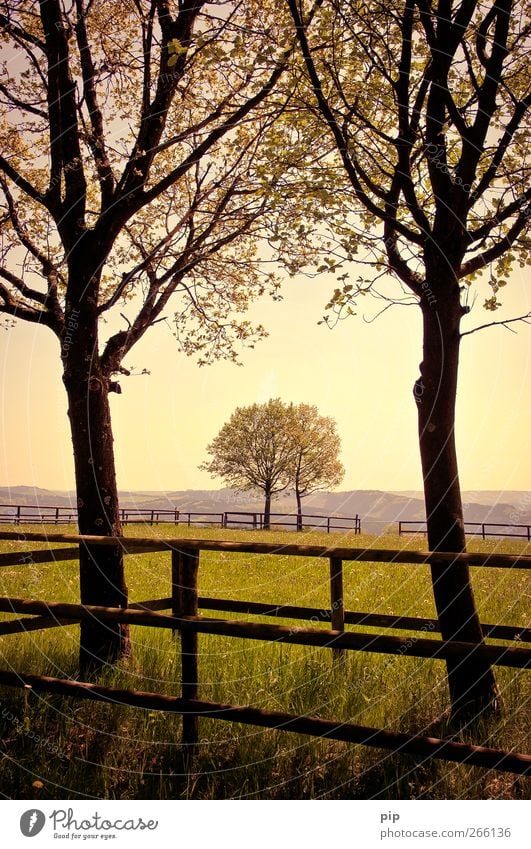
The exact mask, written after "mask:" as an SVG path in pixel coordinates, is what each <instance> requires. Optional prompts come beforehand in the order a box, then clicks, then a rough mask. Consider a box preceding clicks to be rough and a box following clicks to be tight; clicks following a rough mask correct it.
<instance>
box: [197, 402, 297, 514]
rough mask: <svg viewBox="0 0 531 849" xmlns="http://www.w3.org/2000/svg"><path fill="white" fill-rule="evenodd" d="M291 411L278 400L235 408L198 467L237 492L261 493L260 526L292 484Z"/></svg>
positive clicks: (292, 446)
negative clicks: (280, 494) (262, 504)
mask: <svg viewBox="0 0 531 849" xmlns="http://www.w3.org/2000/svg"><path fill="white" fill-rule="evenodd" d="M291 425H292V416H291V411H290V408H289V407H288V406H287V405H286V404H284V403H283V402H282V401H281V400H280V398H272V399H271V400H269V401H267V403H265V404H251V406H250V407H237V408H236V410H235V411H234V413H233V414H232V416H231V417H230V419H229V421H228V422H226V424H224V425H223V427H222V428H221V430H220V432H219V433H218V435H217V436H216V438H215V439H214V440H213V441H212V442H211V443H210V445H209V446H208V448H207V452H208V454H210V456H211V457H212V459H211V460H210V461H209V462H205V463H202V464H201V466H200V467H199V468H201V469H204V470H205V471H207V472H210V474H211V475H212V477H220V478H223V479H224V480H225V482H226V483H227V484H228V485H229V486H232V487H234V488H235V489H238V490H242V491H245V490H253V489H259V490H262V492H263V493H264V499H265V503H264V519H263V527H264V529H266V530H268V529H269V527H270V523H271V500H272V499H273V498H274V496H275V495H278V494H279V493H280V492H284V491H285V490H286V489H287V488H288V486H290V484H291V482H292V474H293V464H294V461H295V453H294V441H293V433H292V428H291Z"/></svg>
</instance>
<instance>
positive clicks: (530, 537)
mask: <svg viewBox="0 0 531 849" xmlns="http://www.w3.org/2000/svg"><path fill="white" fill-rule="evenodd" d="M408 525H415V526H416V527H413V528H410V527H408ZM469 528H477V530H469ZM489 528H517V529H518V530H522V533H512V534H509V533H504V532H500V531H491V530H489ZM464 531H465V534H466V535H467V536H474V537H479V536H480V537H481V538H482V539H486V538H487V537H504V538H505V539H513V538H514V539H526V540H527V541H528V542H531V525H515V524H512V523H511V522H464ZM427 533H428V528H427V525H426V520H425V519H424V520H423V519H400V521H399V522H398V535H399V536H402V535H404V534H425V535H426V534H427Z"/></svg>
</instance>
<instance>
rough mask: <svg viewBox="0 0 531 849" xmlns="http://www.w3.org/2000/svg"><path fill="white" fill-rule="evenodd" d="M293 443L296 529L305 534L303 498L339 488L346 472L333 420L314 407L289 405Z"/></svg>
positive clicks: (309, 405) (310, 405)
mask: <svg viewBox="0 0 531 849" xmlns="http://www.w3.org/2000/svg"><path fill="white" fill-rule="evenodd" d="M290 415H291V418H292V423H291V425H290V430H291V438H292V440H293V461H292V463H293V467H292V472H291V477H292V486H293V489H294V492H295V498H296V501H297V530H298V531H302V499H303V498H305V497H306V496H307V495H311V493H312V492H317V491H318V490H320V489H329V488H332V487H334V486H338V485H339V484H340V483H341V481H342V480H343V475H344V474H345V469H344V468H343V465H342V464H341V463H340V461H339V460H338V454H339V451H340V448H341V440H340V438H339V436H338V434H337V431H336V423H335V421H334V419H332V418H330V417H328V416H321V415H319V411H318V409H317V407H315V406H314V405H313V404H297V405H296V406H293V405H290Z"/></svg>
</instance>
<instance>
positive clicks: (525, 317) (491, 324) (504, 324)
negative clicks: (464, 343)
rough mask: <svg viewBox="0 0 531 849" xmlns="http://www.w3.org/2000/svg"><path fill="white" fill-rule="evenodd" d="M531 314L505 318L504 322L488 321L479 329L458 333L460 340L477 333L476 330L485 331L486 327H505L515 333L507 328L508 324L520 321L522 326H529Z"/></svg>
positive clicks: (509, 328)
mask: <svg viewBox="0 0 531 849" xmlns="http://www.w3.org/2000/svg"><path fill="white" fill-rule="evenodd" d="M528 319H531V312H527V313H525V315H519V316H516V318H507V319H505V321H489V322H488V324H480V325H479V327H473V328H472V330H465V331H464V332H463V333H460V336H461V338H462V337H463V336H470V335H471V334H472V333H477V331H478V330H485V329H486V328H487V327H497V326H501V327H505V328H506V329H507V330H510V331H511V332H512V333H516V331H515V330H512V328H511V327H507V325H508V324H513V322H515V321H521V322H523V323H524V324H531V321H528Z"/></svg>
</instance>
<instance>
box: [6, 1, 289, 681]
mask: <svg viewBox="0 0 531 849" xmlns="http://www.w3.org/2000/svg"><path fill="white" fill-rule="evenodd" d="M273 6H274V4H270V3H263V4H256V3H254V2H251V0H235V2H233V3H232V2H229V3H224V4H223V5H222V6H220V5H219V4H217V3H206V2H199V0H73V2H71V3H65V2H62V0H40V2H38V3H37V2H34V0H2V2H0V25H1V26H2V29H3V40H2V45H1V48H0V49H1V53H0V59H1V61H2V65H3V80H4V81H3V82H2V83H1V85H0V150H1V153H0V193H1V195H2V196H3V200H2V203H1V211H0V231H1V237H2V241H1V250H0V312H1V313H3V314H4V316H7V320H8V321H13V320H23V321H29V322H33V323H37V324H41V325H43V326H46V327H47V328H49V329H50V330H51V331H52V332H53V333H54V334H55V335H56V337H57V338H58V340H59V343H60V347H61V360H62V367H63V382H64V386H65V389H66V392H67V396H68V414H69V418H70V425H71V433H72V442H73V450H74V461H75V477H76V488H77V503H78V510H79V529H80V531H81V532H82V533H84V534H98V535H99V534H106V535H113V536H116V537H119V536H120V534H121V527H120V517H119V509H118V495H117V486H116V475H115V464H114V454H113V435H112V427H111V414H110V406H109V393H111V392H119V391H121V390H120V385H119V383H118V381H117V379H116V376H117V375H120V374H121V375H127V373H128V371H127V369H126V368H125V366H124V358H125V357H126V356H127V355H128V353H129V352H130V350H131V348H132V347H133V345H134V344H135V343H136V342H138V340H139V339H141V338H142V336H143V335H144V334H145V333H146V331H147V330H148V328H150V327H151V326H153V325H154V324H155V323H156V322H158V321H161V320H163V319H164V318H165V317H166V316H167V315H168V310H170V309H171V308H172V304H174V306H173V310H174V311H175V323H176V335H177V338H178V340H179V343H180V347H181V349H182V350H184V351H185V352H186V353H198V354H199V356H200V357H202V358H203V360H208V359H209V358H212V357H216V356H223V357H229V358H232V357H234V347H233V345H234V343H235V342H238V343H243V344H249V345H251V344H253V341H254V339H256V338H257V337H260V336H261V335H262V334H263V329H262V328H260V327H258V328H256V327H252V326H251V324H250V323H249V322H248V321H246V320H242V319H238V318H237V316H236V314H237V313H238V312H240V313H241V312H244V311H245V309H246V307H247V305H248V303H249V301H250V300H251V299H252V298H254V297H256V296H257V295H259V294H261V293H263V292H264V291H271V292H273V294H274V293H275V291H276V285H277V284H276V281H275V279H274V278H273V277H272V276H271V275H269V274H264V273H262V272H261V271H260V270H259V268H258V264H257V259H256V255H255V244H256V239H257V238H258V237H259V235H260V233H261V229H260V226H261V225H260V221H261V220H262V216H264V215H265V216H266V217H269V219H271V220H273V218H274V217H275V216H276V215H278V214H279V211H280V209H281V206H282V204H281V202H280V200H279V198H278V196H277V197H275V198H274V203H273V202H270V201H269V200H268V198H269V197H270V196H271V194H272V192H273V190H274V180H273V181H271V180H267V179H266V176H265V175H264V173H263V170H260V167H259V163H258V162H257V158H256V157H257V151H258V150H259V147H260V141H261V138H262V137H263V135H264V133H266V132H267V131H268V128H269V127H270V125H271V124H272V122H273V120H274V117H275V110H276V106H275V107H274V106H272V105H270V104H269V101H268V97H269V95H270V94H271V92H272V91H273V89H274V87H275V84H276V83H277V81H278V79H279V77H280V76H281V74H282V72H283V69H284V64H285V59H286V55H287V53H286V52H285V50H284V48H272V47H271V44H270V42H269V41H268V38H270V37H271V35H272V34H273V33H274V32H275V26H274V19H273V18H272V14H271V10H272V7H273ZM280 40H281V39H280V37H279V41H280ZM272 182H273V185H271V183H272ZM293 248H294V250H296V249H297V246H296V244H295V243H294V244H293ZM80 585H81V601H82V602H83V603H86V604H94V603H96V604H102V605H107V606H112V607H123V606H125V605H126V604H127V588H126V585H125V580H124V571H123V562H122V555H121V550H120V547H119V546H116V547H114V548H102V547H96V546H90V545H88V546H83V547H82V549H81V551H80ZM126 644H127V633H126V629H124V628H123V627H122V626H118V625H115V626H114V625H109V624H108V623H107V624H106V625H102V624H98V623H97V622H86V623H85V622H84V623H82V625H81V649H80V660H81V665H82V667H83V668H87V667H88V666H91V665H95V666H98V665H101V663H103V662H104V661H105V660H113V659H115V658H116V657H118V656H119V655H120V654H121V653H122V652H123V651H124V650H125V648H126Z"/></svg>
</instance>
